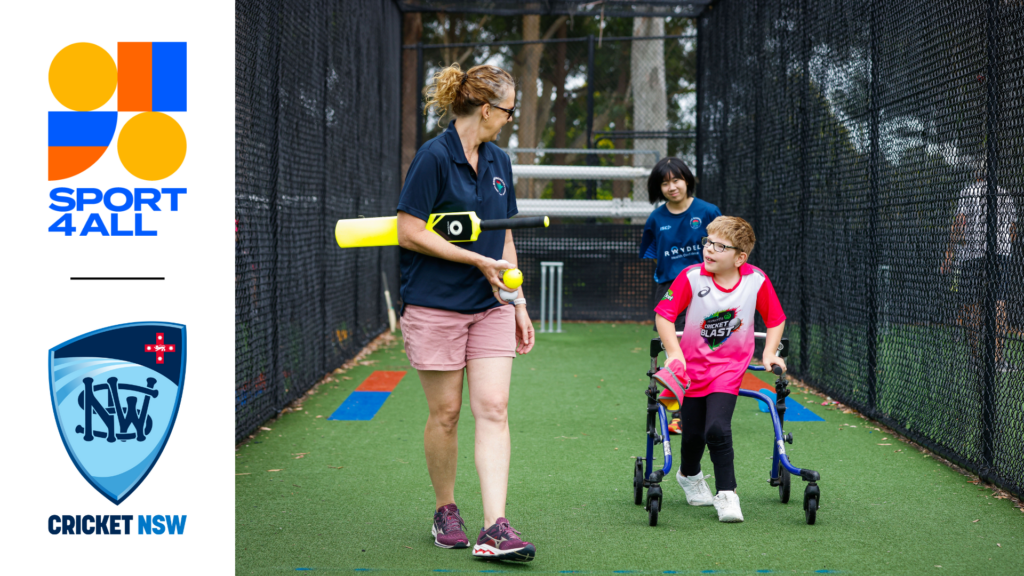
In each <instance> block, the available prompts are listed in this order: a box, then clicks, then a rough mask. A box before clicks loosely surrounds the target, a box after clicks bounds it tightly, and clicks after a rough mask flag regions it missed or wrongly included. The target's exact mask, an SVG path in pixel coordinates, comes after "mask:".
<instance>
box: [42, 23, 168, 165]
mask: <svg viewBox="0 0 1024 576" xmlns="http://www.w3.org/2000/svg"><path fill="white" fill-rule="evenodd" d="M186 80H187V63H186V46H185V42H118V43H117V63H116V64H115V63H114V59H113V58H111V56H110V54H109V53H108V52H107V51H106V50H104V49H103V48H100V47H99V46H97V45H95V44H90V43H88V42H78V43H76V44H71V45H69V46H66V47H64V48H63V49H62V50H61V51H60V52H58V53H57V55H56V56H54V57H53V61H52V62H51V63H50V72H49V82H50V91H51V92H52V93H53V96H54V97H55V98H56V99H57V101H58V102H60V104H61V105H62V106H64V107H65V108H67V110H63V111H51V112H50V113H49V116H48V128H47V131H48V134H47V139H48V156H49V162H48V164H49V180H63V179H65V178H70V177H72V176H76V175H78V174H81V173H82V172H85V171H86V170H87V169H88V168H89V167H90V166H92V165H93V164H95V163H96V162H97V161H98V160H99V159H100V157H101V156H103V153H104V152H106V150H107V148H108V147H109V146H110V144H111V142H113V141H114V132H115V131H116V130H117V119H118V114H120V113H135V112H138V114H135V115H133V116H131V117H130V118H128V121H127V122H125V124H124V126H122V128H121V133H120V134H119V135H118V136H117V155H118V157H119V158H120V160H121V164H122V165H123V166H124V167H125V169H126V170H128V172H130V173H131V174H132V175H133V176H135V177H136V178H139V179H142V180H150V181H154V180H163V179H164V178H167V177H168V176H170V175H171V174H174V173H175V172H176V171H177V170H178V168H179V167H181V164H182V162H184V161H185V147H186V146H185V132H184V130H182V129H181V126H180V125H179V124H178V122H177V121H176V120H175V119H174V118H172V117H171V116H169V115H168V114H167V112H185V111H186V87H187V82H186ZM115 91H116V92H117V107H116V109H114V110H98V109H99V108H101V107H103V106H104V105H106V104H107V102H108V101H110V99H111V98H112V97H113V96H114V93H115Z"/></svg>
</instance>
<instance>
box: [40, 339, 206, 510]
mask: <svg viewBox="0 0 1024 576" xmlns="http://www.w3.org/2000/svg"><path fill="white" fill-rule="evenodd" d="M185 350H186V348H185V326H183V325H181V324H169V323H165V322H141V323H135V324H121V325H118V326H111V327H109V328H103V329H101V330H96V331H94V332H89V333H88V334H83V335H81V336H78V337H77V338H73V339H71V340H68V341H67V342H64V343H63V344H60V345H59V346H55V347H53V348H51V349H50V355H49V364H50V365H49V373H50V396H51V399H52V401H53V413H54V416H55V417H56V418H57V429H58V430H59V431H60V436H61V439H62V440H63V441H64V447H65V448H66V449H67V451H68V455H69V456H70V457H71V461H72V462H74V464H75V467H76V468H78V471H79V472H80V473H81V474H82V476H84V477H85V479H86V480H87V481H88V482H89V483H90V484H91V485H92V486H93V488H95V489H96V490H98V491H99V492H100V494H102V495H103V496H105V497H106V498H107V499H109V500H110V501H111V502H113V503H114V504H120V503H121V502H123V501H124V500H125V499H126V498H127V497H128V496H129V495H130V494H131V493H132V492H133V491H134V490H135V489H136V488H138V487H139V485H140V484H141V483H142V481H143V480H144V479H145V478H146V475H148V474H149V471H150V470H152V469H153V465H154V464H156V461H157V459H158V458H160V454H161V453H162V452H163V449H164V446H166V444H167V439H168V438H169V437H170V435H171V430H172V429H173V428H174V422H175V419H176V418H177V415H178V406H179V405H180V403H181V390H182V386H183V385H184V381H185Z"/></svg>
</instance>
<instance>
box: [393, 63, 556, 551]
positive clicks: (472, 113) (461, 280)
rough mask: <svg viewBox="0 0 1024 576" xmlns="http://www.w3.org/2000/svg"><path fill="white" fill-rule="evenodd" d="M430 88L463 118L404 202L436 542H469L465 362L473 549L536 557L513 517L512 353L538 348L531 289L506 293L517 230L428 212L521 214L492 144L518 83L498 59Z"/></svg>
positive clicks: (416, 176) (444, 76) (407, 294)
mask: <svg viewBox="0 0 1024 576" xmlns="http://www.w3.org/2000/svg"><path fill="white" fill-rule="evenodd" d="M425 93H426V96H427V108H428V109H429V108H430V107H434V108H435V110H436V111H437V113H438V114H439V115H440V116H444V114H445V113H446V112H447V110H448V109H449V107H450V108H451V110H452V112H453V114H454V116H455V120H453V121H452V122H451V123H450V124H449V125H448V129H447V130H445V131H444V132H443V133H442V134H441V135H440V136H438V137H436V138H434V139H432V140H430V141H428V142H427V143H425V144H424V145H423V146H422V147H421V148H420V149H419V151H417V152H416V157H415V158H414V159H413V161H412V165H411V166H410V167H409V173H408V175H407V177H406V180H405V186H404V187H403V188H402V195H401V197H400V198H399V200H398V243H399V245H400V246H401V268H402V285H401V293H402V301H403V303H404V308H403V311H402V333H403V334H404V336H405V349H406V352H407V353H408V355H409V362H410V364H412V367H413V368H415V369H416V370H417V372H418V373H419V377H420V382H421V383H422V384H423V391H424V393H425V394H426V396H427V404H428V406H429V408H430V415H429V417H428V418H427V426H426V430H425V431H424V433H423V445H424V449H425V452H426V457H427V469H428V471H429V473H430V480H431V482H432V483H433V486H434V496H435V498H436V508H435V510H436V511H435V513H434V525H433V529H432V532H433V535H434V543H435V544H436V545H437V546H440V547H442V548H466V547H468V546H469V539H468V538H467V536H466V534H465V532H464V523H463V520H462V518H461V516H460V515H459V510H458V508H457V507H456V506H455V468H456V463H457V462H458V440H457V426H458V422H459V410H460V409H461V406H462V378H463V370H464V369H465V372H466V377H467V379H468V381H469V402H470V407H471V408H472V410H473V417H474V418H475V419H476V469H477V474H478V475H479V477H480V491H481V495H482V497H483V509H484V528H483V529H482V530H481V531H480V534H479V537H478V538H477V541H476V544H475V545H474V546H473V555H474V556H480V557H486V558H498V559H507V560H526V561H528V560H532V559H533V557H534V555H535V553H536V549H535V547H534V546H533V544H530V543H529V542H524V541H522V540H521V539H520V538H519V537H518V532H516V531H515V530H513V529H512V527H511V526H510V525H509V522H508V520H507V519H505V499H506V494H507V492H508V469H509V460H510V453H511V440H510V437H509V429H508V412H507V408H508V395H509V385H510V382H511V378H512V360H513V359H514V358H515V355H516V352H517V351H518V352H519V353H520V354H526V353H527V352H529V351H530V349H531V348H533V341H534V340H533V324H532V323H531V322H530V317H529V316H528V315H527V313H526V300H525V299H524V298H523V297H522V292H521V291H520V292H519V298H517V299H516V300H515V306H514V307H513V306H509V305H507V304H505V303H503V302H502V301H501V300H500V299H498V297H497V296H498V295H497V294H496V292H497V291H498V290H499V289H506V290H507V287H505V285H504V284H503V283H502V281H501V272H502V271H503V270H504V269H507V268H514V267H516V266H517V258H516V249H515V245H514V244H513V243H512V231H511V230H504V231H488V232H482V233H481V234H480V237H479V239H477V241H476V242H473V243H466V244H461V245H459V246H457V245H455V244H450V243H448V242H446V241H445V240H443V239H442V238H441V237H440V236H438V235H437V234H434V233H433V232H429V231H427V230H426V220H427V218H428V216H429V215H430V214H434V213H440V212H467V211H473V212H476V214H477V216H478V217H480V218H481V219H483V220H491V219H501V218H511V217H512V216H514V215H515V214H516V213H517V212H518V210H517V209H516V199H515V190H513V188H512V165H511V162H510V161H509V158H508V156H506V155H505V154H504V153H503V152H502V151H501V149H499V148H498V147H497V146H496V145H494V144H493V143H492V141H493V140H494V139H495V138H497V136H498V133H499V132H500V131H501V128H502V127H503V126H504V125H505V124H508V123H509V122H511V121H512V112H513V111H514V110H515V82H514V80H513V79H512V76H510V75H509V73H508V72H505V71H504V70H502V69H500V68H497V67H494V66H476V67H474V68H471V69H470V70H469V71H468V72H462V70H461V69H460V68H459V66H458V64H452V65H451V66H450V67H448V68H444V69H443V70H441V71H440V72H438V73H437V74H435V75H434V77H433V79H432V81H431V83H430V85H429V86H428V87H427V89H426V91H425ZM502 260H504V261H505V262H501V261H502Z"/></svg>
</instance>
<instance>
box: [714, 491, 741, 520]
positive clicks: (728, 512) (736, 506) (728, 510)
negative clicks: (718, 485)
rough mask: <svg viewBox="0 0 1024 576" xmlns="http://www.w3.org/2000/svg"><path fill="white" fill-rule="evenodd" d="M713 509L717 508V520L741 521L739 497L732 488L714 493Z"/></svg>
mask: <svg viewBox="0 0 1024 576" xmlns="http://www.w3.org/2000/svg"><path fill="white" fill-rule="evenodd" d="M714 502H715V510H718V521H719V522H743V511H742V510H740V497H739V496H737V495H736V492H733V491H732V490H720V491H719V492H718V494H715V500H714Z"/></svg>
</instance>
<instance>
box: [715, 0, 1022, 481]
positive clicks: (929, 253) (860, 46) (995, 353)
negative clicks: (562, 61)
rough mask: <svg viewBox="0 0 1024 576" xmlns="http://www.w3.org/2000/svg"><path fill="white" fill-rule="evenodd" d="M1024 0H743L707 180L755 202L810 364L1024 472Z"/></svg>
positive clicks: (951, 450)
mask: <svg viewBox="0 0 1024 576" xmlns="http://www.w3.org/2000/svg"><path fill="white" fill-rule="evenodd" d="M1022 18H1024V5H1021V4H1020V3H1015V2H1014V3H1011V2H1002V1H999V0H974V1H966V2H965V1H962V0H958V1H955V2H954V1H949V0H906V1H902V2H879V1H872V0H757V1H745V2H740V1H738V0H722V1H721V2H718V3H717V4H715V5H714V7H713V9H712V10H710V11H708V12H706V17H705V18H703V19H702V20H701V21H700V25H699V32H698V34H699V55H698V57H699V60H700V79H699V82H698V87H699V95H698V108H699V115H700V121H699V133H698V165H699V170H700V178H701V181H702V190H703V194H704V197H705V198H707V199H709V200H710V201H712V202H716V203H717V204H718V205H719V206H720V207H721V208H722V210H723V212H724V213H726V214H732V215H738V216H742V217H744V218H747V219H748V220H749V221H750V222H751V223H752V224H753V225H754V227H755V231H756V233H757V235H758V245H757V248H756V249H755V251H754V253H753V255H752V262H753V263H754V264H756V265H758V266H761V267H763V268H764V269H765V270H766V271H767V272H768V274H769V276H770V277H771V278H772V280H773V282H774V284H775V286H776V289H777V290H778V292H779V295H780V297H781V299H782V303H783V306H784V308H785V311H786V315H787V316H788V324H787V329H786V330H787V333H788V335H789V336H790V338H791V339H792V341H793V343H794V350H795V354H794V356H793V357H792V358H791V361H790V364H791V368H792V369H793V371H794V372H795V373H796V374H798V375H799V376H800V377H802V378H804V379H805V380H806V381H808V382H809V383H812V384H813V385H814V386H816V387H818V388H820V389H821V390H824V391H826V392H828V393H829V394H830V395H831V396H833V397H834V398H837V399H839V400H841V401H842V402H844V403H847V404H849V405H851V406H854V407H856V408H857V409H859V410H861V411H862V412H864V413H865V414H867V415H869V416H871V417H873V418H876V419H878V420H880V421H882V422H884V423H886V424H888V425H891V426H893V427H894V428H896V429H898V430H899V431H901V432H902V433H904V434H906V435H907V436H909V437H910V438H912V439H914V440H915V441H918V442H920V443H921V444H923V445H925V446H927V447H928V448H931V449H933V450H935V451H936V452H938V453H939V454H941V455H943V456H946V457H948V458H950V459H952V460H953V461H955V462H957V463H959V464H961V465H963V466H965V467H967V468H969V469H970V470H972V471H974V472H977V473H978V474H979V475H980V476H982V477H983V478H985V479H986V480H989V481H992V482H995V483H997V484H999V485H1001V486H1003V487H1005V488H1007V489H1009V490H1011V491H1013V492H1015V493H1017V494H1021V493H1022V491H1024V490H1022V488H1024V339H1022V337H1021V330H1022V324H1024V322H1022V320H1024V319H1022V318H1021V313H1020V310H1021V309H1022V306H1021V304H1022V302H1021V299H1022V294H1024V263H1022V254H1021V241H1020V235H1019V233H1018V230H1020V225H1021V224H1024V220H1021V217H1024V155H1022V154H1021V152H1024V150H1022V148H1024V116H1022V114H1021V109H1020V101H1021V97H1022V96H1024V61H1022V59H1021V58H1020V57H1019V55H1020V54H1021V53H1022V50H1024V32H1022V30H1024V29H1022V28H1021V26H1020V25H1019V23H1020V22H1021V21H1022Z"/></svg>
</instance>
